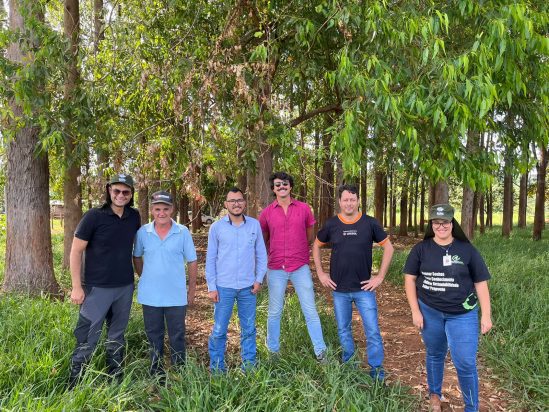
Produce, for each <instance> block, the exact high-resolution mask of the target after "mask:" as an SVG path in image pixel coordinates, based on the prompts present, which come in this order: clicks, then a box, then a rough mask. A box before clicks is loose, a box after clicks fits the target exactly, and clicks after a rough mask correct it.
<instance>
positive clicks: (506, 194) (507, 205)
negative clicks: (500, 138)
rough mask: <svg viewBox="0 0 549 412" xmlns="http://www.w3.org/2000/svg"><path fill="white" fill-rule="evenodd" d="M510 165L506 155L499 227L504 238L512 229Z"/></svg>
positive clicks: (510, 162) (511, 179)
mask: <svg viewBox="0 0 549 412" xmlns="http://www.w3.org/2000/svg"><path fill="white" fill-rule="evenodd" d="M511 164H512V161H511V158H510V154H509V153H508V154H507V155H506V157H505V167H504V175H503V222H502V225H501V234H502V236H504V237H509V236H510V235H511V230H512V227H513V207H512V205H513V174H512V171H511Z"/></svg>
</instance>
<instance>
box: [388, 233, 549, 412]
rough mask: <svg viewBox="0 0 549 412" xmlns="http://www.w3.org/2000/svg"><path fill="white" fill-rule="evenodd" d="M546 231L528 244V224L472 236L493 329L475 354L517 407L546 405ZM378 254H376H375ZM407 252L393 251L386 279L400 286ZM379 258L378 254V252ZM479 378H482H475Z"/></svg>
mask: <svg viewBox="0 0 549 412" xmlns="http://www.w3.org/2000/svg"><path fill="white" fill-rule="evenodd" d="M548 235H549V233H547V230H546V231H545V232H544V236H543V239H542V240H541V241H539V242H533V241H532V240H531V239H532V230H531V227H530V228H528V229H524V230H519V229H516V228H515V229H513V232H512V235H511V238H510V239H504V238H502V237H501V227H494V228H493V229H492V230H489V231H487V233H486V234H485V235H482V236H480V235H478V234H477V235H476V236H477V237H476V239H475V240H474V242H473V243H474V244H475V246H476V247H477V248H478V249H479V251H480V253H481V254H482V256H483V257H484V259H485V261H486V264H487V265H488V268H489V269H490V272H491V274H492V279H491V280H490V282H489V287H490V293H491V302H492V320H493V323H494V328H493V329H492V331H491V332H490V333H489V334H488V335H486V336H483V337H482V338H481V345H480V356H481V357H482V358H483V359H484V360H485V361H486V362H487V363H488V365H489V366H491V367H493V369H494V371H495V373H496V376H497V377H499V381H500V385H501V386H502V387H504V388H506V389H507V390H508V391H509V392H510V393H511V394H512V396H513V398H514V402H515V404H516V406H517V407H519V408H521V409H524V410H528V411H535V410H539V411H542V410H547V405H549V356H548V354H549V237H548ZM378 255H379V252H378ZM406 256H407V252H397V253H396V254H395V257H394V258H393V262H392V264H391V271H390V273H389V275H388V279H389V280H390V281H392V282H394V283H397V284H402V283H403V279H402V268H403V266H404V262H405V261H406ZM378 259H379V256H378ZM480 378H481V379H482V376H481V377H480Z"/></svg>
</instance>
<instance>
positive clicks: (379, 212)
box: [374, 170, 385, 225]
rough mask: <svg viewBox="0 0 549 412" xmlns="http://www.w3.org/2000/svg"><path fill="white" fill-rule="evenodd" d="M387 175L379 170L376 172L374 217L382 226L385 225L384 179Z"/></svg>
mask: <svg viewBox="0 0 549 412" xmlns="http://www.w3.org/2000/svg"><path fill="white" fill-rule="evenodd" d="M384 176H385V173H383V172H382V171H379V170H377V171H376V172H375V186H374V204H375V207H374V217H375V218H376V219H377V220H378V221H379V223H380V224H381V225H383V224H384V219H383V214H384V213H383V212H384V205H385V185H384V181H383V178H384Z"/></svg>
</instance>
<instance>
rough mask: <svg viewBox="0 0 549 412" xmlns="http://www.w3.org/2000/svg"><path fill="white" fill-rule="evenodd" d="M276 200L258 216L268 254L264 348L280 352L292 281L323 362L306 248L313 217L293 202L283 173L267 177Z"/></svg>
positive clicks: (290, 183)
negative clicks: (285, 300) (265, 344)
mask: <svg viewBox="0 0 549 412" xmlns="http://www.w3.org/2000/svg"><path fill="white" fill-rule="evenodd" d="M269 180H270V182H271V189H272V191H273V193H274V194H275V195H276V200H275V201H274V202H273V203H271V204H270V205H269V206H267V207H266V208H265V209H263V211H262V212H261V215H260V216H259V223H260V224H261V230H262V231H263V237H264V238H265V243H266V244H267V249H268V252H269V263H268V268H269V271H268V275H267V283H268V286H269V310H268V317H267V348H268V349H269V351H270V352H271V353H272V354H278V352H279V351H280V319H281V317H282V309H283V307H284V295H285V293H286V286H287V284H288V280H291V281H292V284H293V286H294V289H295V291H296V293H297V296H298V298H299V303H300V305H301V310H302V311H303V315H304V317H305V322H306V324H307V330H308V332H309V337H310V338H311V341H312V343H313V347H314V352H315V355H316V358H317V359H318V360H319V361H320V362H325V361H326V344H325V343H324V338H323V337H322V326H321V324H320V318H319V317H318V312H317V310H316V305H315V293H314V289H313V281H312V279H311V271H310V269H309V245H310V244H311V243H312V241H313V239H314V230H313V225H314V224H315V218H314V216H313V214H312V212H311V208H310V207H309V205H307V204H306V203H303V202H300V201H298V200H295V199H292V197H291V196H290V193H291V191H292V187H293V183H294V180H293V178H292V176H290V175H288V174H287V173H285V172H277V173H274V174H273V175H272V176H271V177H270V179H269Z"/></svg>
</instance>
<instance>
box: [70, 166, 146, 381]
mask: <svg viewBox="0 0 549 412" xmlns="http://www.w3.org/2000/svg"><path fill="white" fill-rule="evenodd" d="M133 193H134V187H133V179H132V177H131V176H128V175H123V174H118V175H115V176H114V177H113V178H112V179H111V181H110V182H109V183H108V184H107V186H106V196H105V201H106V202H105V204H104V205H103V206H101V207H99V208H93V209H90V210H89V211H88V212H87V213H86V214H85V215H84V216H83V217H82V220H81V221H80V223H79V224H78V227H77V228H76V231H75V232H74V239H73V242H72V248H71V255H70V269H71V280H72V291H71V302H72V303H75V304H77V305H80V315H79V318H78V323H77V325H76V328H75V330H74V335H75V337H76V348H75V350H74V353H73V355H72V359H71V368H70V378H69V387H73V386H74V385H75V384H76V383H77V382H78V380H79V378H80V376H81V374H82V368H83V366H84V365H85V364H86V363H88V362H89V360H90V358H91V356H92V354H93V351H94V349H95V347H96V346H97V342H98V341H99V338H100V336H101V330H102V328H103V321H105V319H107V342H106V352H107V367H108V371H109V374H111V376H113V377H117V378H118V379H121V378H122V371H121V365H122V359H123V357H124V332H125V330H126V326H127V325H128V320H129V317H130V309H131V304H132V295H133V287H134V285H133V280H134V275H133V273H134V270H133V266H132V249H133V241H134V237H135V234H136V232H137V230H138V229H139V226H140V217H139V212H138V211H137V210H135V209H134V208H132V207H131V206H133ZM84 252H85V261H84V276H82V275H81V272H82V255H83V254H84Z"/></svg>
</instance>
